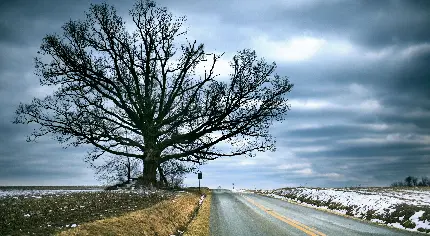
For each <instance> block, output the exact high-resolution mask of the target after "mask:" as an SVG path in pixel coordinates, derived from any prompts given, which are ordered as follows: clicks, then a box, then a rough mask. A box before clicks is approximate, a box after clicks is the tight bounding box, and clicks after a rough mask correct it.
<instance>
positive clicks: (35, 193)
mask: <svg viewBox="0 0 430 236" xmlns="http://www.w3.org/2000/svg"><path fill="white" fill-rule="evenodd" d="M100 191H103V190H102V189H85V190H76V189H73V190H58V189H56V190H0V198H4V197H18V196H24V197H33V198H42V196H45V195H61V194H71V193H82V192H100Z"/></svg>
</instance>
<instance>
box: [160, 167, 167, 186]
mask: <svg viewBox="0 0 430 236" xmlns="http://www.w3.org/2000/svg"><path fill="white" fill-rule="evenodd" d="M158 173H159V174H160V181H161V182H162V183H163V184H164V186H165V187H169V184H168V183H167V179H166V176H165V175H164V172H163V168H161V165H158Z"/></svg>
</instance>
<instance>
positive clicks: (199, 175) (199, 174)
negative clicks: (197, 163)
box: [197, 172, 202, 192]
mask: <svg viewBox="0 0 430 236" xmlns="http://www.w3.org/2000/svg"><path fill="white" fill-rule="evenodd" d="M197 177H198V178H199V192H200V180H201V179H202V172H199V173H197Z"/></svg>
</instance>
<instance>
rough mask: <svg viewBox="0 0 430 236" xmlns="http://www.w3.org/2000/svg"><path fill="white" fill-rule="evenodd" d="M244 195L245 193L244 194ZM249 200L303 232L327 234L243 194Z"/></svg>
mask: <svg viewBox="0 0 430 236" xmlns="http://www.w3.org/2000/svg"><path fill="white" fill-rule="evenodd" d="M242 196H243V195H242ZM243 197H244V198H245V199H246V200H247V201H248V202H250V203H252V204H254V205H255V206H256V207H258V208H260V209H261V210H263V211H265V212H266V213H267V214H269V215H271V216H273V217H275V218H276V219H278V220H281V221H283V222H285V223H287V224H289V225H291V226H293V227H294V228H296V229H298V230H301V231H303V232H305V233H306V234H307V235H311V236H326V235H325V234H323V233H321V232H319V231H317V230H316V229H313V228H311V227H309V226H307V225H305V224H302V223H300V222H298V221H295V220H293V219H290V218H287V217H285V216H283V215H280V214H278V213H277V212H275V211H273V210H272V209H268V208H265V207H264V206H263V205H261V204H259V203H257V202H255V201H254V200H252V199H250V198H249V197H245V196H243Z"/></svg>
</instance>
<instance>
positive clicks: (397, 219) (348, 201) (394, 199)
mask: <svg viewBox="0 0 430 236" xmlns="http://www.w3.org/2000/svg"><path fill="white" fill-rule="evenodd" d="M257 192H258V193H260V194H264V195H267V196H271V197H274V198H279V199H284V200H289V201H294V202H297V203H300V204H302V205H306V206H310V207H315V208H320V209H326V210H330V211H333V212H337V213H340V214H346V215H350V216H354V217H357V218H361V219H367V220H370V221H372V222H376V223H380V224H387V225H389V226H392V227H396V228H401V229H406V230H410V231H421V232H427V233H430V189H428V188H427V189H419V188H417V189H414V188H410V189H394V188H355V189H348V188H344V189H333V188H327V189H321V188H285V189H276V190H259V191H257Z"/></svg>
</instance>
